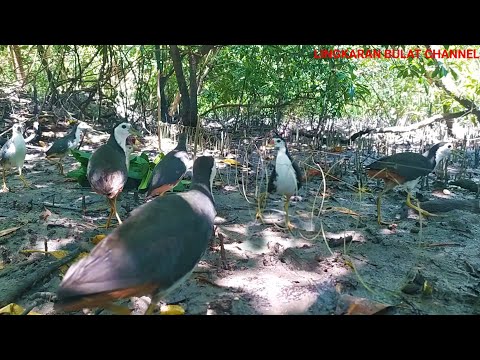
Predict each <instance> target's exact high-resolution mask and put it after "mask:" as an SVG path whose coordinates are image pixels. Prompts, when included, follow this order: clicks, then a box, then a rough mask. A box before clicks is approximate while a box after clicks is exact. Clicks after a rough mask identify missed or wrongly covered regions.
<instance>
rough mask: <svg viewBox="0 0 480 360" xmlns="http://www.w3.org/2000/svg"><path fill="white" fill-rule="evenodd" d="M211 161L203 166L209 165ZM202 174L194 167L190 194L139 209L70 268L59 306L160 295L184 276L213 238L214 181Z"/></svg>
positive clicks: (208, 174)
mask: <svg viewBox="0 0 480 360" xmlns="http://www.w3.org/2000/svg"><path fill="white" fill-rule="evenodd" d="M199 159H202V158H199ZM211 159H212V160H211V161H210V160H208V164H207V165H210V164H213V165H214V162H213V158H211ZM197 161H198V159H197ZM201 161H203V160H201ZM204 162H206V161H204ZM206 171H207V170H206V169H200V170H199V171H197V172H195V167H194V178H193V181H192V188H191V190H189V191H188V192H184V193H178V194H172V195H171V196H163V197H158V198H156V199H154V200H152V201H150V202H148V203H146V204H143V205H142V206H140V207H138V208H137V209H135V210H134V211H132V213H131V215H130V217H129V218H127V219H126V220H125V221H124V222H123V224H122V225H120V226H119V227H118V228H116V229H115V230H114V231H113V232H112V233H111V234H110V235H109V236H107V237H106V238H105V239H104V240H102V242H100V243H99V244H98V245H97V246H96V247H95V248H94V249H93V250H92V252H91V253H90V255H89V256H87V257H86V258H83V259H82V260H80V261H79V262H78V263H75V264H74V265H72V266H71V267H70V269H69V270H68V272H67V273H66V275H65V277H64V279H63V281H62V283H61V285H60V288H59V290H58V300H59V303H58V305H60V306H61V307H63V308H69V307H70V308H72V304H74V303H82V304H85V301H83V300H82V299H85V298H88V299H90V300H88V301H89V304H93V305H95V304H97V305H99V304H100V303H102V301H105V299H112V300H114V299H115V298H123V297H129V296H134V295H136V296H141V295H145V293H142V291H141V290H140V289H144V288H148V289H150V290H151V291H152V292H153V293H154V294H155V296H159V295H160V296H163V295H165V294H167V293H168V292H169V291H171V290H172V289H174V288H175V287H176V286H178V285H179V284H180V283H181V282H182V281H183V280H184V279H185V278H186V277H188V275H189V274H190V273H191V272H192V270H193V269H194V268H195V266H196V264H197V263H198V261H199V260H200V259H201V258H202V256H203V254H204V253H205V251H206V249H207V248H208V243H209V241H210V238H211V236H212V234H213V223H214V218H215V216H216V211H215V204H214V201H213V196H212V194H211V182H212V180H213V176H210V173H206ZM208 171H210V169H208ZM200 172H202V173H203V174H202V173H200ZM128 289H134V290H132V291H129V290H128ZM135 289H138V290H135ZM114 294H115V295H114ZM119 294H120V295H119ZM123 294H125V295H123ZM95 299H101V300H98V303H97V302H96V300H95ZM82 301H83V302H82Z"/></svg>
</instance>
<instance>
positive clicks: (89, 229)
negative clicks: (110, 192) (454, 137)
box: [0, 138, 480, 315]
mask: <svg viewBox="0 0 480 360" xmlns="http://www.w3.org/2000/svg"><path fill="white" fill-rule="evenodd" d="M153 141H154V138H152V143H151V144H150V145H149V148H150V150H152V156H153V152H154V149H155V146H154V145H153ZM91 145H92V146H93V148H94V147H96V146H98V145H99V144H91ZM86 146H87V147H86V149H88V143H87V144H86ZM294 155H295V156H296V157H297V158H298V159H299V160H302V159H303V158H304V157H303V156H304V155H303V154H299V153H294ZM65 164H66V166H65V168H66V171H68V170H71V169H74V168H75V167H76V166H78V164H77V163H76V162H75V160H74V159H73V158H72V157H71V156H69V157H68V158H67V159H65ZM219 166H220V168H219V171H218V175H217V181H216V186H215V189H214V196H215V200H216V207H217V212H218V218H217V223H218V228H217V236H216V238H215V239H213V242H212V245H211V247H210V249H209V250H208V251H207V253H206V255H205V257H204V259H203V260H202V261H201V262H200V263H199V265H198V267H197V269H196V270H195V271H194V273H193V274H192V276H191V278H190V279H189V280H188V281H186V282H185V283H184V284H183V285H182V286H181V287H180V288H178V289H177V290H176V291H175V292H174V293H172V294H171V295H170V296H169V297H168V298H166V299H165V301H166V302H167V303H178V304H179V305H181V306H183V307H184V309H185V310H186V314H192V315H193V314H232V315H246V314H312V315H327V314H328V315H329V314H344V313H375V312H376V311H377V310H379V309H383V308H384V307H385V306H386V307H385V309H384V310H383V313H387V314H478V313H479V312H480V302H479V292H480V284H479V283H480V250H479V247H478V241H479V235H478V234H480V232H479V230H480V222H479V215H478V214H476V213H473V212H470V211H464V210H453V211H450V212H448V213H445V214H443V215H442V216H437V217H430V218H427V219H422V221H419V219H418V216H417V215H416V214H415V213H414V212H412V211H408V212H407V211H406V210H405V207H404V206H403V204H404V202H405V194H403V193H401V192H400V191H398V190H394V191H392V192H390V193H388V194H387V195H385V196H384V198H383V206H382V210H383V216H384V219H385V220H392V221H394V222H395V224H396V226H394V227H390V228H388V227H387V226H380V225H378V223H377V222H376V204H375V196H376V194H377V193H378V191H379V190H380V189H381V184H377V183H376V182H375V181H371V182H369V183H368V185H369V188H370V190H372V192H370V193H369V192H367V193H361V194H360V193H359V192H357V191H355V190H354V189H353V188H352V185H355V184H356V181H355V177H354V174H353V171H352V170H351V169H347V170H346V172H345V174H344V175H343V176H342V179H341V181H328V182H327V187H326V190H327V191H326V195H327V196H326V197H325V199H324V201H323V204H322V196H321V195H320V196H317V197H316V196H315V195H316V194H321V193H322V192H323V190H322V189H323V182H322V181H321V177H314V178H311V179H310V180H309V181H308V182H307V183H305V184H304V186H303V187H302V189H301V190H300V194H299V195H300V198H299V199H297V200H299V201H293V202H292V203H291V207H290V214H291V216H292V217H293V222H294V224H295V225H296V228H295V229H294V230H293V231H292V232H286V231H284V230H282V229H281V228H280V227H279V226H276V225H275V224H273V223H272V219H276V218H278V221H279V223H280V224H281V222H282V219H283V217H282V216H283V215H282V210H283V202H282V201H281V198H280V196H278V195H270V196H269V200H268V204H267V210H266V211H265V214H266V215H265V217H266V222H267V223H269V224H261V223H259V222H258V221H257V220H255V212H256V208H255V203H254V201H253V192H254V182H255V177H256V175H255V164H254V163H253V165H252V167H251V169H250V175H248V179H249V180H248V181H247V180H246V178H244V180H243V181H242V183H240V184H239V181H238V180H239V179H241V176H240V175H241V173H242V171H241V170H238V173H237V174H240V175H239V176H235V173H236V172H237V170H236V169H234V168H232V167H230V166H228V165H225V164H223V163H221V162H219ZM24 173H25V176H26V178H27V179H28V181H29V182H30V183H31V184H32V185H33V187H34V188H33V189H25V188H23V187H22V183H21V182H20V180H19V179H18V176H16V175H10V176H9V177H8V180H7V182H8V185H9V186H10V187H11V190H12V191H11V192H8V193H0V209H1V212H0V231H1V230H5V229H9V228H12V227H20V228H19V229H17V230H16V231H14V232H12V233H10V234H7V235H4V236H0V254H1V258H0V261H1V262H0V264H1V266H0V267H1V268H3V269H2V270H0V302H1V303H0V307H2V306H5V305H6V304H8V303H10V302H15V303H17V304H19V305H21V306H23V307H25V308H32V306H33V311H36V312H39V313H41V314H55V311H54V310H53V302H52V301H51V300H52V299H53V296H54V294H55V291H56V289H57V287H58V284H59V283H60V281H61V276H62V274H61V272H60V271H59V270H58V268H59V266H58V265H59V264H58V261H59V260H56V259H55V258H53V257H52V256H50V255H44V254H40V253H35V254H25V253H22V252H21V251H22V250H26V249H39V250H44V249H45V246H47V248H48V250H49V251H52V250H57V249H66V250H70V251H77V252H78V251H79V250H78V249H79V248H81V249H84V250H85V249H86V250H89V249H91V247H92V246H93V245H92V243H91V241H90V240H91V238H93V237H94V236H95V235H97V234H101V233H105V232H104V231H103V230H101V229H97V228H96V224H98V223H100V222H104V221H105V219H106V216H107V215H108V209H107V203H106V201H105V199H104V198H103V197H102V196H100V195H97V194H95V193H93V192H92V191H91V190H90V189H89V188H82V187H80V186H79V185H78V184H77V183H76V182H69V181H66V178H65V177H63V176H60V175H59V173H58V171H57V169H56V168H55V166H54V165H52V164H51V163H49V162H47V161H45V160H44V159H43V154H42V152H41V151H39V149H35V148H30V149H29V150H28V154H27V159H26V164H25V171H24ZM243 173H244V174H246V172H243ZM378 185H380V186H378ZM244 186H245V187H246V191H245V190H244ZM449 190H450V194H447V195H445V194H444V192H442V191H438V190H437V191H435V192H434V191H423V195H424V197H425V198H426V199H429V198H430V199H432V198H435V197H446V196H447V197H450V198H454V199H474V196H475V195H474V194H471V193H469V192H468V191H466V190H463V189H461V188H458V187H453V186H450V187H449ZM83 196H85V203H86V208H87V210H86V213H85V214H84V213H83V211H82V197H83ZM247 200H248V201H247ZM141 203H143V195H142V194H140V195H139V196H138V197H137V196H135V195H134V193H133V191H129V192H126V193H125V192H124V194H123V195H122V197H121V200H120V205H121V206H119V212H120V216H121V217H122V218H125V217H126V216H128V213H129V211H131V210H132V209H133V208H135V207H136V206H137V205H139V204H141ZM45 204H47V205H45ZM52 205H53V206H52ZM321 206H322V208H321V210H320V207H321ZM47 208H48V209H49V211H50V212H51V214H50V215H49V216H46V215H47V214H46V213H45V209H47ZM346 209H349V210H350V211H351V213H349V212H348V211H346ZM312 214H313V215H312ZM160 220H161V219H160ZM322 229H323V234H322ZM219 238H223V240H224V248H225V258H226V260H222V256H221V252H220V246H219ZM344 240H345V241H344ZM327 243H328V244H329V246H327ZM361 298H363V299H366V300H363V302H359V301H360V300H359V299H361ZM143 300H148V298H145V299H137V298H134V299H132V300H126V301H124V304H127V305H128V306H130V307H131V308H132V309H134V312H135V313H140V312H141V311H142V309H145V307H146V301H143ZM352 304H353V305H352ZM355 304H356V305H355ZM365 304H367V306H361V305H365ZM372 309H374V310H372ZM82 313H83V312H77V313H75V314H82ZM89 313H91V312H89ZM100 314H109V312H108V311H106V310H105V311H102V312H100Z"/></svg>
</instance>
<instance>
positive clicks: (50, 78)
mask: <svg viewBox="0 0 480 360" xmlns="http://www.w3.org/2000/svg"><path fill="white" fill-rule="evenodd" d="M37 51H38V54H39V55H40V59H41V61H42V66H43V67H44V69H45V73H46V74H47V80H48V85H49V86H50V91H51V94H52V96H51V99H50V106H49V108H50V110H51V108H52V106H53V104H54V103H55V102H56V101H57V98H58V93H57V87H56V86H55V83H54V80H53V74H52V72H51V71H50V68H49V66H48V61H47V57H46V54H45V49H44V47H43V46H42V45H37Z"/></svg>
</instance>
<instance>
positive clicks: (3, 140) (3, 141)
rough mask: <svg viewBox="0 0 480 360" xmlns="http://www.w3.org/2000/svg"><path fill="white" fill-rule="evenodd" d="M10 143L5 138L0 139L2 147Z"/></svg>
mask: <svg viewBox="0 0 480 360" xmlns="http://www.w3.org/2000/svg"><path fill="white" fill-rule="evenodd" d="M7 141H8V139H5V138H4V137H0V146H3V145H5V143H6V142H7Z"/></svg>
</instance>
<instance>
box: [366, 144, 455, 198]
mask: <svg viewBox="0 0 480 360" xmlns="http://www.w3.org/2000/svg"><path fill="white" fill-rule="evenodd" d="M448 146H450V147H448ZM450 148H451V144H450V143H447V142H440V143H438V144H435V145H434V146H432V147H431V148H430V149H429V150H428V151H426V152H425V153H424V154H423V155H422V154H417V153H412V152H403V153H398V154H394V155H390V156H384V157H382V158H380V159H378V160H376V161H374V162H373V163H372V164H370V165H368V166H367V167H366V170H367V171H368V173H369V174H370V176H371V177H377V178H384V174H383V173H385V175H387V174H388V173H391V174H395V179H396V181H397V182H398V184H397V185H402V186H403V187H405V188H406V189H407V190H408V191H410V192H411V191H413V189H414V188H415V186H416V185H417V184H418V182H419V181H420V179H421V178H422V177H424V176H427V175H428V174H430V173H431V172H432V171H433V170H434V169H435V168H436V166H437V165H438V163H439V162H440V161H441V160H442V159H443V158H445V157H446V156H448V155H449V154H450ZM375 174H376V176H372V175H375ZM393 177H394V176H391V179H390V180H392V181H393ZM387 180H388V179H387ZM393 185H395V184H393V183H392V185H391V186H393Z"/></svg>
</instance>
